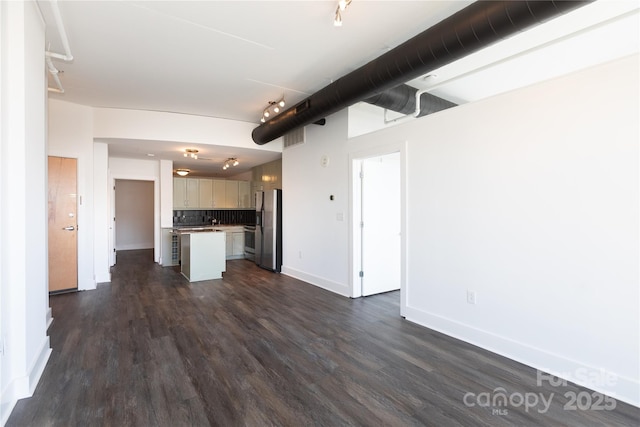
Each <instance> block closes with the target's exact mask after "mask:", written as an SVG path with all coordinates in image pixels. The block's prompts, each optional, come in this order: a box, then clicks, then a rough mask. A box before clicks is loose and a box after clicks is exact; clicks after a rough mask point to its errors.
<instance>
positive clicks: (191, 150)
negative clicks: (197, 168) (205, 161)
mask: <svg viewBox="0 0 640 427" xmlns="http://www.w3.org/2000/svg"><path fill="white" fill-rule="evenodd" d="M184 156H185V157H191V158H192V159H194V160H198V150H196V149H195V148H187V149H186V150H184Z"/></svg>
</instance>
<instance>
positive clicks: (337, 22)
mask: <svg viewBox="0 0 640 427" xmlns="http://www.w3.org/2000/svg"><path fill="white" fill-rule="evenodd" d="M333 26H334V27H342V15H341V14H340V8H337V9H336V17H335V19H334V20H333Z"/></svg>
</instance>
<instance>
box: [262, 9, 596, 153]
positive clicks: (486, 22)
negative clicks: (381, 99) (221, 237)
mask: <svg viewBox="0 0 640 427" xmlns="http://www.w3.org/2000/svg"><path fill="white" fill-rule="evenodd" d="M589 1H590V0H587V1H572V0H555V1H554V0H546V1H542V0H539V1H538V0H534V1H477V2H475V3H472V4H471V5H469V6H467V7H466V8H464V9H462V10H461V11H459V12H457V13H455V14H453V15H451V16H450V17H448V18H446V19H444V20H443V21H440V22H439V23H438V24H436V25H434V26H433V27H431V28H429V29H427V30H425V31H423V32H422V33H420V34H418V35H417V36H415V37H413V38H411V39H409V40H407V41H406V42H404V43H402V44H401V45H399V46H398V47H396V48H394V49H392V50H390V51H389V52H387V53H385V54H384V55H382V56H380V57H378V58H376V59H374V60H373V61H371V62H369V63H367V64H365V65H363V66H362V67H360V68H358V69H356V70H354V71H352V72H350V73H349V74H347V75H345V76H343V77H341V78H339V79H338V80H336V81H335V82H333V83H331V84H329V85H328V86H325V87H324V88H322V89H320V90H319V91H318V92H316V93H315V94H313V95H311V96H309V97H308V98H307V99H305V100H304V101H302V102H301V103H299V104H298V105H296V106H294V107H291V108H289V109H287V110H285V111H284V112H282V113H281V114H279V115H277V116H275V117H274V118H272V119H271V120H268V121H267V122H265V123H263V124H261V125H260V126H258V127H257V128H255V129H254V130H253V132H252V133H251V136H252V138H253V140H254V141H255V142H256V144H260V145H262V144H266V143H267V142H269V141H273V140H274V139H276V138H278V137H280V136H282V135H284V134H285V133H287V132H289V131H291V130H293V129H295V128H298V127H301V126H305V125H308V124H310V123H313V122H315V121H316V120H319V119H321V118H323V117H326V116H328V115H330V114H333V113H335V112H337V111H340V110H342V109H343V108H346V107H348V106H350V105H353V104H355V103H356V102H359V101H362V100H363V99H367V98H370V97H372V96H374V95H376V94H378V93H380V92H382V91H384V90H387V89H390V88H393V87H395V86H399V85H400V84H402V83H405V82H407V81H409V80H412V79H415V78H417V77H419V76H421V75H423V74H426V73H427V72H429V71H432V70H435V69H437V68H439V67H441V66H443V65H446V64H449V63H451V62H453V61H455V60H457V59H460V58H462V57H464V56H467V55H469V54H471V53H473V52H476V51H478V50H480V49H482V48H484V47H487V46H489V45H491V44H493V43H495V42H497V41H500V40H502V39H504V38H506V37H509V36H511V35H513V34H515V33H517V32H520V31H523V30H525V29H527V28H529V27H532V26H534V25H537V24H540V23H542V22H544V21H547V20H549V19H551V18H554V17H556V16H558V15H561V14H563V13H566V12H569V11H570V10H573V9H576V8H578V7H580V6H582V5H584V4H587V3H589Z"/></svg>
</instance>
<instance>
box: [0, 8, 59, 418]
mask: <svg viewBox="0 0 640 427" xmlns="http://www.w3.org/2000/svg"><path fill="white" fill-rule="evenodd" d="M0 19H1V25H0V34H1V36H0V37H1V39H0V41H1V43H2V45H1V48H0V53H1V64H0V102H1V108H0V114H1V117H0V119H1V122H2V128H1V133H0V138H1V143H0V152H1V154H0V162H1V165H0V186H1V189H0V194H1V195H2V197H1V198H0V204H1V206H0V211H2V216H1V218H0V265H2V269H1V271H0V274H1V276H0V294H1V295H2V300H1V304H2V305H1V307H0V308H1V310H0V311H1V314H0V317H1V319H2V321H1V327H0V333H1V335H0V339H1V340H2V343H3V347H2V350H3V351H2V352H0V360H1V363H0V365H1V366H0V396H1V400H0V424H4V423H5V422H6V420H7V418H8V417H9V414H10V413H11V410H12V409H13V407H14V406H15V403H16V401H17V400H18V399H21V398H25V397H29V396H31V395H32V393H33V391H34V389H35V386H36V384H37V382H38V380H39V378H40V375H41V374H42V371H43V370H44V366H45V365H46V362H47V360H48V358H49V355H50V354H51V349H50V348H49V337H48V336H47V335H46V329H47V313H48V272H47V223H46V221H47V192H46V176H47V175H46V174H47V163H46V131H45V129H46V101H45V99H46V80H45V78H46V75H45V63H44V35H45V26H44V22H43V20H42V17H41V15H40V12H39V10H38V8H37V6H36V4H35V3H34V2H0Z"/></svg>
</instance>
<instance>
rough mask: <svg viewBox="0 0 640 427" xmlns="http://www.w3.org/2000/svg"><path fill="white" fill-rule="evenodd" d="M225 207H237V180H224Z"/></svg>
mask: <svg viewBox="0 0 640 427" xmlns="http://www.w3.org/2000/svg"><path fill="white" fill-rule="evenodd" d="M225 191H226V194H225V198H224V200H225V203H224V204H225V208H231V209H237V208H238V181H232V180H227V181H225Z"/></svg>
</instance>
